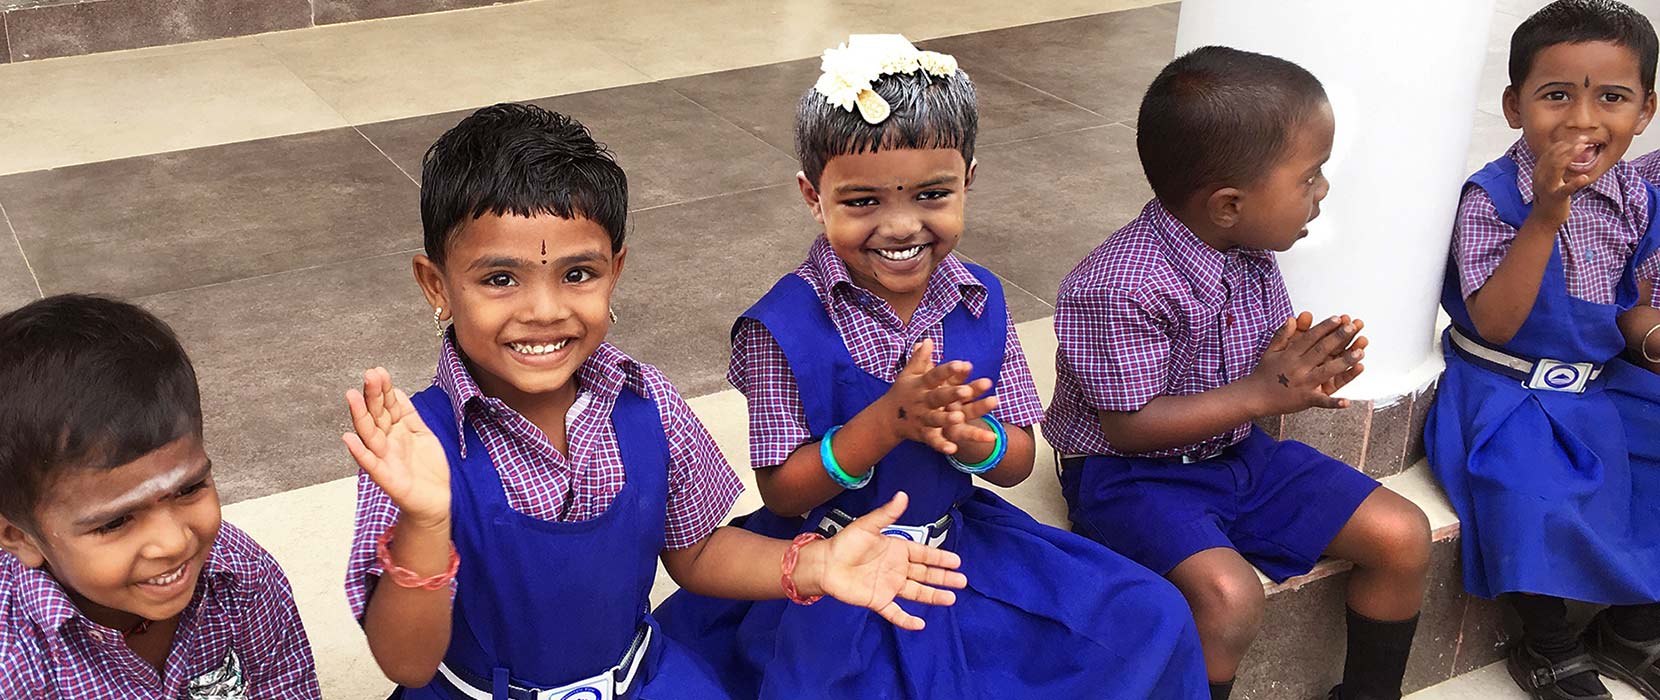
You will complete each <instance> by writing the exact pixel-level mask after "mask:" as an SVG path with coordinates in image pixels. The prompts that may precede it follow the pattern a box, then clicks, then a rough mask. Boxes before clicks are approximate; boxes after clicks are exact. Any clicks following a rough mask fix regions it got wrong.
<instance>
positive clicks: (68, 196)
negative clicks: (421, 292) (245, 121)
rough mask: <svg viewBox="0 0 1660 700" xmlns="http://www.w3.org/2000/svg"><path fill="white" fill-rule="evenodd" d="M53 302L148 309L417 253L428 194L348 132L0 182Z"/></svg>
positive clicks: (28, 175)
mask: <svg viewBox="0 0 1660 700" xmlns="http://www.w3.org/2000/svg"><path fill="white" fill-rule="evenodd" d="M0 202H4V203H5V205H6V211H7V213H9V214H10V216H11V221H12V226H13V228H14V229H15V230H16V232H17V236H18V239H19V240H21V241H22V244H23V250H24V251H25V253H27V254H28V256H29V261H30V262H31V263H32V264H33V265H34V269H35V273H36V274H37V275H38V276H39V277H40V283H41V286H42V287H44V288H45V290H46V293H47V294H54V293H58V292H66V291H90V292H103V293H109V294H115V295H117V296H124V297H137V296H145V295H149V294H156V293H160V292H166V291H173V290H178V289H186V288H190V287H195V286H200V285H204V284H212V283H216V282H225V281H230V280H236V279H243V278H247V277H252V276H256V275H263V274H270V273H275V272H283V271H287V270H295V269H300V268H304V267H309V266H314V265H322V264H327V263H333V262H340V261H344V260H353V259H357V258H363V257H368V256H372V255H381V254H385V253H389V252H392V251H397V250H409V249H411V248H415V247H417V246H419V245H420V213H419V210H418V208H417V194H416V189H415V187H414V186H413V185H411V184H410V182H409V180H408V179H407V178H405V177H404V176H403V175H402V174H401V173H399V172H398V169H397V168H396V167H393V165H392V164H391V163H390V162H388V161H387V160H386V158H385V157H384V156H382V155H381V154H380V152H379V151H377V150H375V148H374V146H373V145H372V144H370V143H369V142H367V141H365V140H364V139H363V137H362V136H360V135H358V133H357V132H355V131H353V130H351V129H349V128H345V129H332V130H329V131H320V132H313V133H309V134H299V135H295V136H282V137H278V138H271V139H263V140H259V141H249V142H244V143H235V144H228V145H223V146H211V147H208V148H200V149H195V150H190V151H180V152H175V153H167V154H161V155H154V156H141V157H137V158H128V159H124V160H117V161H109V162H104V163H91V164H87V165H78V166H73V167H68V168H60V169H56V170H45V171H38V172H32V173H23V174H19V175H10V176H6V177H3V178H0Z"/></svg>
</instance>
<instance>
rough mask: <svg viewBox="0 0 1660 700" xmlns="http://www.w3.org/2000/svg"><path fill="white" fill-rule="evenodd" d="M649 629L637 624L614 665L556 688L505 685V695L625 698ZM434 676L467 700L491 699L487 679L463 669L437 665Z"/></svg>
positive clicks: (525, 699) (561, 699) (520, 699)
mask: <svg viewBox="0 0 1660 700" xmlns="http://www.w3.org/2000/svg"><path fill="white" fill-rule="evenodd" d="M652 634H653V632H652V629H651V626H650V625H640V629H639V631H637V632H635V633H634V641H633V642H631V643H629V645H628V651H627V652H625V653H624V654H623V657H622V660H621V661H619V662H617V665H615V666H612V667H611V668H609V669H606V670H605V671H603V672H600V673H599V674H597V675H594V676H592V677H590V678H584V679H582V680H580V681H577V682H575V683H571V684H568V685H564V686H560V687H558V688H527V687H524V686H521V685H516V684H510V685H509V686H508V698H510V699H511V700H617V699H618V698H624V697H627V695H628V692H629V690H630V689H631V688H632V687H633V685H634V681H635V679H636V678H637V677H638V676H639V673H640V665H641V663H643V662H644V661H645V658H646V650H647V649H648V648H650V647H651V642H652ZM438 678H439V679H441V680H442V682H443V684H444V685H447V686H449V687H450V689H451V690H453V691H455V692H457V693H460V694H461V695H462V696H463V697H466V698H471V700H493V699H494V697H495V696H494V695H493V694H492V692H491V687H490V680H489V679H485V678H479V677H477V676H475V675H474V674H472V673H469V672H467V671H461V670H457V669H452V668H450V667H449V666H447V665H445V664H443V663H440V664H438Z"/></svg>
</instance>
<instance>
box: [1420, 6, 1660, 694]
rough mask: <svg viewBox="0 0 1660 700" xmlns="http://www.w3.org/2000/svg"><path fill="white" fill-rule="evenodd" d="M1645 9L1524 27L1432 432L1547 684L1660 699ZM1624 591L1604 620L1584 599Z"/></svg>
mask: <svg viewBox="0 0 1660 700" xmlns="http://www.w3.org/2000/svg"><path fill="white" fill-rule="evenodd" d="M1657 58H1660V39H1657V37H1656V35H1655V31H1654V27H1653V25H1652V23H1651V22H1650V21H1649V20H1648V18H1646V17H1644V16H1643V14H1642V13H1640V12H1638V11H1636V10H1634V9H1632V8H1631V7H1628V6H1626V5H1623V4H1621V3H1618V2H1610V1H1609V0H1562V1H1560V2H1554V3H1551V4H1550V5H1549V6H1546V7H1545V8H1543V9H1541V10H1540V11H1539V12H1537V13H1535V14H1534V15H1533V16H1531V17H1529V18H1528V19H1527V20H1526V21H1525V22H1523V23H1522V24H1521V25H1520V26H1519V27H1517V29H1516V32H1515V34H1514V35H1513V36H1512V37H1511V40H1510V64H1509V69H1510V84H1509V85H1508V86H1506V87H1505V89H1504V99H1503V106H1504V112H1505V117H1506V118H1507V119H1508V120H1509V123H1510V126H1511V128H1520V129H1521V131H1522V135H1521V139H1519V140H1518V141H1517V142H1516V144H1515V145H1513V146H1511V147H1510V149H1509V150H1508V151H1507V152H1506V153H1505V154H1504V155H1503V156H1501V157H1500V158H1498V159H1497V160H1495V161H1493V162H1492V163H1489V164H1488V165H1487V166H1486V167H1484V168H1482V169H1481V170H1480V171H1479V172H1477V173H1476V174H1474V175H1472V176H1471V177H1470V178H1469V180H1468V181H1467V182H1466V183H1465V185H1464V191H1463V196H1462V199H1461V200H1460V203H1459V208H1458V218H1457V219H1456V221H1455V223H1454V226H1453V237H1452V250H1451V258H1450V260H1449V262H1448V269H1447V277H1446V281H1445V283H1444V284H1443V285H1442V290H1441V305H1442V306H1443V307H1445V308H1446V310H1447V315H1448V316H1450V317H1451V319H1452V326H1451V328H1449V329H1448V330H1447V333H1446V337H1445V340H1444V342H1443V348H1444V351H1445V354H1446V361H1447V369H1446V372H1445V373H1444V374H1443V375H1442V377H1441V382H1440V388H1439V390H1438V392H1437V395H1436V399H1435V405H1434V407H1433V408H1432V409H1431V411H1430V414H1429V417H1428V423H1427V425H1426V428H1425V445H1426V447H1427V451H1428V454H1429V462H1430V466H1431V467H1433V468H1434V470H1435V473H1436V476H1437V477H1439V478H1440V480H1441V484H1442V486H1443V487H1444V488H1445V489H1446V492H1447V496H1448V499H1449V500H1450V501H1451V502H1452V505H1453V508H1454V509H1455V510H1457V511H1458V515H1459V518H1460V522H1461V527H1462V533H1461V541H1462V547H1463V561H1464V587H1465V588H1466V589H1468V590H1469V591H1470V592H1471V593H1473V594H1476V595H1479V596H1483V597H1488V598H1499V599H1502V600H1504V601H1505V602H1506V603H1508V605H1509V606H1510V607H1512V608H1514V609H1515V611H1516V612H1517V613H1518V614H1519V616H1520V617H1521V621H1522V637H1521V639H1520V640H1518V643H1516V644H1515V645H1513V646H1512V647H1511V649H1510V653H1509V656H1508V659H1507V666H1508V667H1509V669H1510V674H1511V677H1512V678H1513V679H1514V680H1515V681H1516V683H1517V684H1518V685H1520V686H1521V687H1522V688H1523V689H1524V690H1526V691H1527V692H1528V693H1529V694H1531V695H1532V696H1533V697H1535V698H1549V699H1553V700H1573V699H1579V698H1608V697H1610V695H1609V693H1608V689H1607V688H1606V687H1605V686H1604V685H1603V683H1602V682H1601V680H1600V679H1599V673H1604V674H1608V675H1612V676H1614V677H1617V678H1620V679H1622V680H1625V681H1627V682H1629V683H1631V684H1632V685H1633V686H1635V687H1637V688H1638V689H1639V690H1640V691H1641V692H1642V693H1643V694H1644V697H1646V698H1650V700H1660V668H1656V659H1660V602H1657V601H1660V506H1657V505H1656V504H1657V503H1660V445H1657V444H1655V443H1656V442H1657V441H1660V406H1656V405H1655V403H1656V402H1657V401H1660V377H1656V376H1655V375H1654V374H1652V373H1650V372H1646V371H1643V369H1640V368H1639V367H1638V366H1636V365H1634V364H1632V363H1631V362H1628V361H1626V359H1623V358H1622V357H1621V354H1622V352H1623V353H1625V356H1626V357H1628V358H1630V359H1632V360H1634V361H1636V362H1639V363H1641V362H1644V361H1645V358H1646V363H1647V365H1648V368H1649V369H1654V368H1656V367H1660V363H1656V361H1655V358H1656V357H1660V335H1657V333H1656V331H1660V308H1655V306H1654V305H1655V303H1656V300H1654V299H1652V298H1651V299H1649V300H1648V301H1647V302H1646V303H1645V299H1644V295H1645V294H1646V293H1647V290H1648V289H1649V288H1650V287H1651V286H1652V284H1653V282H1654V280H1655V277H1656V273H1657V272H1660V258H1657V257H1656V256H1655V254H1654V252H1655V251H1656V250H1657V249H1660V217H1657V216H1656V208H1657V205H1660V190H1656V189H1655V188H1654V187H1653V186H1652V185H1649V184H1647V183H1646V182H1645V181H1644V179H1643V178H1642V177H1641V175H1640V174H1639V172H1638V170H1637V168H1635V167H1633V164H1631V163H1627V162H1624V161H1623V160H1622V158H1623V157H1624V156H1625V153H1626V150H1627V149H1628V148H1630V146H1631V141H1632V139H1633V137H1635V136H1636V135H1637V134H1641V133H1642V132H1643V130H1644V128H1646V127H1647V126H1648V124H1649V121H1650V120H1651V119H1652V118H1653V117H1654V112H1655V93H1654V84H1655V83H1654V81H1655V65H1656V61H1657ZM1568 600H1574V601H1581V602H1586V603H1593V604H1598V605H1607V606H1610V607H1609V608H1608V609H1607V610H1605V611H1603V612H1600V613H1598V615H1597V617H1596V619H1595V620H1594V621H1593V623H1592V624H1591V625H1590V626H1589V628H1588V629H1587V630H1586V631H1585V632H1584V634H1583V635H1581V634H1580V630H1579V629H1578V628H1577V627H1576V626H1574V625H1572V624H1571V623H1570V622H1569V615H1568V606H1567V604H1566V601H1568Z"/></svg>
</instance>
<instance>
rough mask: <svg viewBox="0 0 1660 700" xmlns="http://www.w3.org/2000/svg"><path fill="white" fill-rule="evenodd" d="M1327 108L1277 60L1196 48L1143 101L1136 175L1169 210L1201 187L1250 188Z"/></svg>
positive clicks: (1311, 84)
mask: <svg viewBox="0 0 1660 700" xmlns="http://www.w3.org/2000/svg"><path fill="white" fill-rule="evenodd" d="M1325 102H1326V89H1325V88H1324V87H1323V86H1321V85H1320V80H1319V79H1318V78H1315V77H1314V74H1312V73H1310V72H1308V71H1307V70H1304V69H1303V68H1302V67H1301V66H1299V65H1297V64H1295V63H1292V62H1290V61H1287V60H1285V59H1283V58H1275V57H1273V56H1265V55H1263V54H1259V53H1251V52H1249V51H1240V50H1238V49H1231V48H1228V47H1225V46H1205V47H1201V48H1197V49H1194V50H1193V51H1190V52H1188V53H1187V54H1185V55H1183V56H1181V57H1180V58H1177V59H1176V60H1174V61H1171V62H1170V64H1169V65H1167V66H1165V67H1164V70H1163V71H1160V72H1159V75H1158V77H1156V78H1154V79H1153V83H1152V85H1149V86H1148V87H1147V94H1146V95H1145V96H1143V97H1142V98H1141V112H1140V114H1139V116H1138V117H1137V121H1136V137H1135V145H1136V153H1137V154H1139V155H1140V157H1141V169H1142V171H1143V172H1144V173H1146V175H1147V182H1148V184H1150V185H1152V187H1153V193H1154V194H1156V195H1158V198H1159V201H1161V202H1163V203H1164V206H1165V207H1166V208H1168V209H1171V210H1175V209H1176V208H1178V207H1182V206H1185V205H1186V204H1187V201H1188V199H1189V198H1191V197H1192V196H1193V195H1194V194H1195V193H1197V192H1199V191H1201V190H1202V189H1204V188H1207V187H1218V186H1233V187H1244V186H1248V185H1250V184H1252V183H1254V182H1256V180H1257V178H1259V177H1261V176H1262V175H1263V174H1265V173H1267V172H1268V171H1269V170H1270V169H1271V168H1273V167H1274V165H1276V164H1277V163H1278V162H1279V161H1280V159H1281V158H1283V157H1284V155H1285V154H1284V151H1285V149H1286V147H1287V145H1288V144H1290V143H1291V136H1292V132H1293V130H1294V129H1296V128H1297V127H1298V126H1299V125H1301V124H1302V123H1303V122H1304V120H1306V119H1307V118H1308V116H1309V114H1310V113H1311V112H1312V111H1313V110H1314V109H1315V108H1317V107H1318V106H1320V105H1322V104H1325Z"/></svg>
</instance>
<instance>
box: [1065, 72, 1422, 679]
mask: <svg viewBox="0 0 1660 700" xmlns="http://www.w3.org/2000/svg"><path fill="white" fill-rule="evenodd" d="M1138 123H1139V124H1140V125H1141V126H1140V129H1139V131H1138V134H1137V137H1136V146H1137V150H1138V152H1139V153H1140V156H1141V163H1142V167H1143V169H1144V170H1145V172H1146V174H1147V179H1148V181H1149V182H1150V184H1151V185H1152V188H1153V191H1154V193H1155V194H1156V195H1157V196H1156V198H1155V199H1153V201H1151V202H1148V204H1147V206H1146V208H1145V209H1143V211H1142V214H1141V216H1139V217H1137V218H1136V219H1135V220H1134V221H1132V222H1131V223H1130V224H1129V225H1128V226H1125V227H1124V228H1122V229H1120V230H1119V231H1118V232H1117V233H1115V234H1113V235H1112V237H1110V238H1108V239H1107V241H1106V242H1105V243H1103V244H1101V245H1100V246H1099V247H1097V248H1096V249H1095V251H1094V252H1092V253H1091V254H1090V255H1089V256H1088V257H1086V258H1084V260H1083V262H1081V263H1079V264H1078V266H1077V267H1076V268H1074V269H1073V271H1072V273H1071V274H1070V275H1068V276H1067V277H1066V279H1065V281H1063V282H1062V283H1061V287H1060V293H1059V295H1058V298H1057V302H1056V311H1055V330H1056V335H1057V336H1059V349H1058V351H1057V358H1056V365H1057V375H1058V376H1057V378H1056V384H1055V398H1054V401H1053V402H1052V403H1051V405H1050V407H1049V410H1048V413H1047V414H1046V416H1045V420H1044V436H1045V437H1047V438H1048V439H1049V441H1050V443H1051V444H1052V445H1054V447H1055V448H1056V450H1058V451H1059V452H1060V453H1061V454H1062V455H1063V458H1062V460H1061V464H1062V473H1061V485H1062V492H1063V493H1064V495H1065V496H1066V498H1067V502H1068V505H1069V506H1070V510H1071V517H1072V521H1073V523H1074V526H1075V528H1076V529H1077V531H1078V532H1080V533H1083V534H1085V535H1087V536H1089V537H1091V538H1093V539H1096V540H1098V541H1100V542H1102V543H1104V544H1106V545H1107V546H1109V547H1112V548H1113V549H1116V550H1118V551H1120V552H1123V553H1124V554H1125V555H1127V556H1129V557H1130V558H1131V559H1134V560H1136V561H1138V562H1140V563H1141V564H1143V565H1145V566H1147V567H1148V568H1150V569H1152V570H1154V571H1157V572H1159V573H1161V574H1164V575H1165V576H1167V577H1168V578H1170V580H1171V581H1173V582H1174V583H1175V584H1176V587H1177V588H1179V589H1181V591H1182V593H1183V595H1185V596H1186V598H1187V600H1188V602H1189V603H1190V604H1191V607H1192V609H1193V615H1194V619H1195V621H1196V622H1197V623H1198V627H1199V637H1200V639H1201V641H1202V643H1203V645H1204V651H1205V665H1206V667H1207V672H1208V675H1209V677H1210V681H1211V697H1212V698H1225V697H1227V696H1228V695H1229V693H1230V692H1231V690H1232V686H1233V680H1234V676H1235V673H1236V672H1237V670H1238V666H1239V662H1240V659H1241V658H1242V657H1243V656H1244V654H1245V651H1246V649H1247V648H1248V647H1249V646H1250V644H1251V642H1252V640H1253V639H1255V637H1256V634H1257V631H1258V628H1259V626H1260V624H1261V618H1262V611H1263V606H1264V604H1265V599H1264V595H1263V590H1262V584H1261V582H1260V581H1259V580H1258V578H1257V574H1256V571H1255V570H1253V569H1252V565H1255V566H1256V567H1259V568H1261V569H1262V570H1263V572H1264V573H1266V574H1267V575H1268V576H1269V577H1270V578H1273V579H1274V580H1276V581H1283V580H1285V579H1287V578H1290V577H1292V576H1297V575H1301V574H1305V573H1307V572H1308V571H1309V570H1310V569H1312V568H1313V566H1314V564H1315V562H1316V560H1318V559H1319V558H1320V556H1321V555H1332V556H1339V557H1343V558H1345V559H1349V560H1350V561H1353V562H1354V563H1355V569H1354V572H1353V573H1352V574H1351V575H1350V577H1349V598H1348V602H1349V615H1348V623H1349V646H1348V662H1347V664H1346V666H1345V668H1344V672H1343V682H1342V685H1340V686H1339V687H1337V688H1334V689H1333V690H1332V696H1333V697H1336V698H1342V699H1344V700H1352V699H1355V698H1368V699H1370V700H1397V699H1398V698H1399V697H1400V695H1401V693H1400V684H1401V679H1402V677H1403V675H1404V674H1405V670H1406V660H1407V655H1408V652H1409V651H1410V648H1411V644H1412V638H1413V634H1414V631H1415V627H1416V624H1417V615H1418V608H1419V604H1420V603H1421V601H1422V598H1423V589H1424V574H1425V571H1426V569H1427V567H1428V561H1429V525H1428V522H1427V520H1426V518H1425V517H1424V514H1423V513H1422V512H1421V511H1419V510H1418V508H1417V507H1416V506H1414V505H1413V504H1412V503H1411V502H1409V501H1407V500H1406V499H1404V498H1402V497H1401V496H1399V495H1396V494H1395V493H1392V492H1390V491H1389V490H1388V489H1384V488H1379V486H1378V483H1377V482H1376V481H1374V480H1372V479H1371V478H1369V477H1367V476H1365V475H1364V474H1361V473H1360V472H1358V471H1356V470H1355V469H1353V468H1351V467H1350V466H1348V465H1346V464H1343V463H1341V462H1339V461H1337V460H1335V459H1332V458H1331V457H1328V456H1326V455H1323V454H1321V453H1319V452H1318V451H1316V450H1314V449H1313V448H1311V447H1309V446H1307V445H1304V444H1302V443H1298V442H1294V441H1289V440H1287V441H1279V440H1275V439H1273V438H1271V437H1269V436H1268V435H1267V434H1266V433H1265V432H1263V431H1262V430H1261V429H1260V428H1256V427H1253V426H1252V421H1253V420H1255V419H1257V418H1261V417H1265V416H1272V415H1279V414H1285V413H1294V412H1297V411H1301V410H1304V409H1308V408H1340V407H1342V406H1344V405H1346V402H1345V401H1343V400H1341V399H1337V398H1335V397H1333V396H1332V393H1333V392H1335V391H1336V390H1337V389H1338V388H1340V387H1342V386H1343V385H1345V384H1347V383H1348V382H1349V381H1350V380H1351V379H1353V378H1354V377H1355V376H1357V375H1359V374H1360V372H1361V370H1362V367H1361V365H1360V360H1361V358H1362V357H1363V355H1364V349H1365V345H1366V342H1365V339H1364V338H1361V337H1360V336H1359V333H1360V330H1361V328H1362V323H1361V322H1360V321H1359V320H1357V319H1350V318H1348V317H1347V316H1344V317H1333V318H1330V319H1326V320H1325V321H1323V322H1321V323H1320V324H1318V325H1314V324H1313V323H1312V317H1311V316H1310V315H1309V314H1307V313H1304V314H1302V315H1301V316H1300V317H1293V316H1292V307H1291V300H1290V298H1289V296H1288V295H1287V293H1286V289H1285V284H1284V281H1283V280H1282V279H1281V277H1280V273H1279V268H1278V267H1277V265H1276V264H1275V261H1274V254H1273V252H1272V251H1283V250H1286V249H1288V248H1290V247H1291V246H1292V245H1293V244H1294V243H1296V242H1297V240H1299V239H1301V238H1302V237H1303V236H1304V235H1307V232H1308V230H1307V228H1305V226H1306V224H1307V223H1308V222H1309V221H1310V220H1312V219H1313V218H1314V217H1316V216H1318V215H1319V213H1320V200H1322V199H1324V198H1325V196H1326V191H1327V189H1328V185H1327V182H1326V178H1325V176H1324V175H1323V174H1322V173H1321V166H1322V165H1323V164H1324V163H1325V161H1326V159H1327V158H1329V157H1330V155H1331V145H1332V134H1333V118H1332V113H1331V106H1330V105H1329V104H1328V103H1327V101H1326V95H1325V90H1324V89H1323V88H1322V87H1321V85H1320V82H1319V81H1318V80H1316V79H1315V77H1314V76H1313V75H1310V74H1309V73H1308V71H1305V70H1303V69H1302V68H1300V67H1298V66H1296V65H1294V64H1292V63H1290V62H1288V61H1284V60H1281V59H1278V58H1273V57H1270V56H1263V55H1260V54H1253V53H1247V52H1244V51H1237V50H1234V49H1228V48H1223V47H1215V46H1212V47H1205V48H1201V49H1198V50H1195V51H1193V52H1191V53H1189V54H1187V55H1185V56H1182V57H1180V58H1178V59H1176V60H1175V61H1174V62H1172V63H1171V64H1170V65H1168V66H1166V67H1165V69H1164V71H1163V72H1162V73H1161V74H1160V75H1159V76H1158V77H1157V78H1156V79H1155V80H1154V81H1153V83H1152V85H1151V86H1150V87H1149V88H1148V90H1147V94H1146V96H1145V97H1144V99H1143V100H1142V103H1141V112H1140V119H1139V121H1138Z"/></svg>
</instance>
